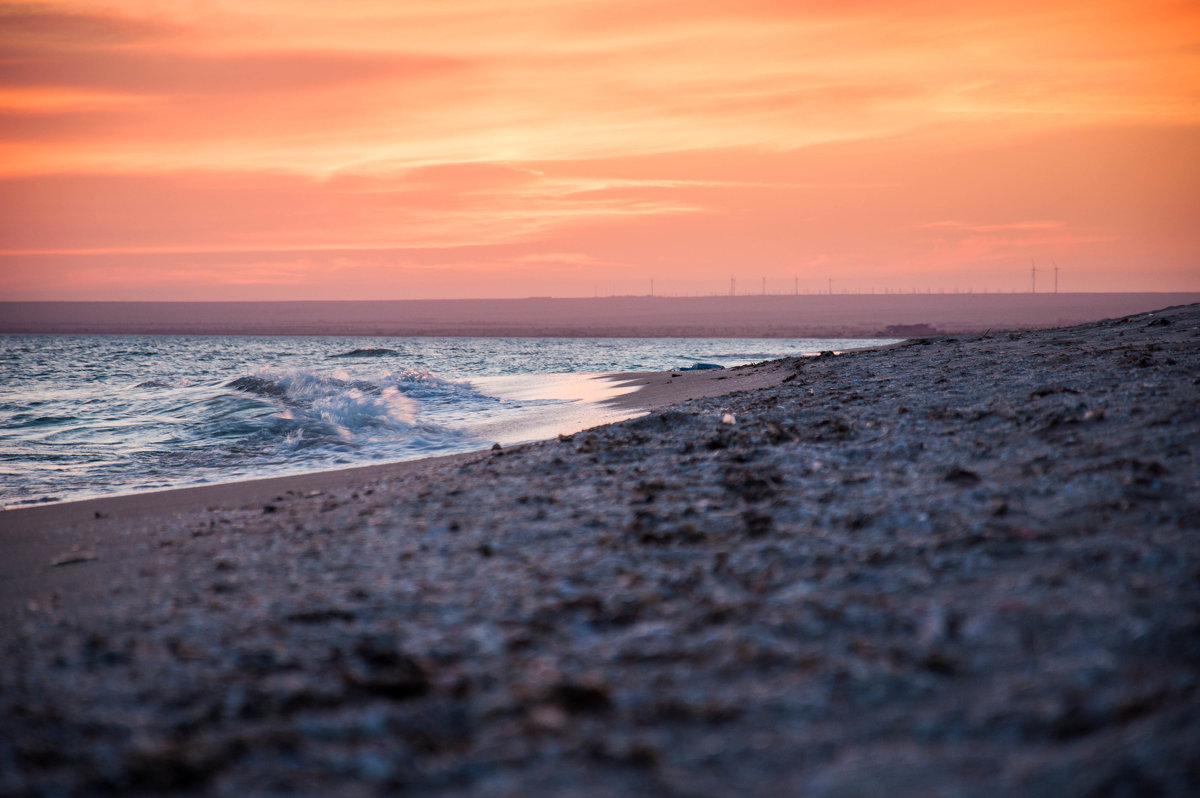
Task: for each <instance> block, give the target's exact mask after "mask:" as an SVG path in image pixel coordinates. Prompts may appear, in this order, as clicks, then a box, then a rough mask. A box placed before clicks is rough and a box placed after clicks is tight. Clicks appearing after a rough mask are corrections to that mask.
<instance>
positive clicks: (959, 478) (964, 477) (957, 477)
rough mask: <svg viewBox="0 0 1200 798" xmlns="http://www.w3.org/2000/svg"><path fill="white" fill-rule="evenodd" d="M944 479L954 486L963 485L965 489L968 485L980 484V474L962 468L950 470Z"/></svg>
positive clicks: (954, 467) (956, 467)
mask: <svg viewBox="0 0 1200 798" xmlns="http://www.w3.org/2000/svg"><path fill="white" fill-rule="evenodd" d="M942 479H943V480H945V481H946V482H949V483H951V484H952V485H962V486H963V487H966V486H968V485H978V484H979V482H980V479H979V475H978V474H976V473H975V472H974V471H971V470H970V469H967V468H963V467H961V466H953V467H951V468H950V470H949V471H947V472H946V474H945V476H943V477H942Z"/></svg>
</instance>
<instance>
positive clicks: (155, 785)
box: [0, 305, 1200, 796]
mask: <svg viewBox="0 0 1200 798" xmlns="http://www.w3.org/2000/svg"><path fill="white" fill-rule="evenodd" d="M614 379H619V380H621V381H623V382H625V383H626V384H632V385H636V387H638V388H639V390H637V391H634V392H631V393H627V394H623V395H621V396H619V397H616V398H615V399H613V400H612V401H613V402H615V403H618V404H620V405H621V406H623V407H627V408H630V409H634V408H637V409H644V410H648V411H650V412H649V414H648V415H645V416H644V417H641V418H638V419H634V420H631V421H625V422H621V423H617V424H611V425H608V426H604V427H599V428H596V429H592V430H588V431H584V432H580V433H576V434H574V435H570V436H563V437H560V438H557V439H552V440H548V441H544V442H541V443H535V444H528V445H523V446H518V447H509V448H502V449H497V450H492V451H485V452H476V453H470V454H463V455H455V456H451V457H444V458H436V459H430V460H422V461H414V462H407V463H397V464H391V465H384V466H374V467H370V468H360V469H348V470H344V471H333V472H323V473H318V474H308V475H304V476H299V477H287V478H279V479H271V480H260V481H255V482H244V483H234V484H228V485H213V486H205V487H199V488H189V489H184V490H175V491H164V492H159V493H148V494H140V495H133V496H122V497H114V498H108V499H98V500H91V501H83V502H72V503H66V504H58V505H49V506H44V507H32V508H26V509H19V510H10V511H5V512H0V547H2V548H0V551H3V558H2V560H0V627H2V628H3V632H2V633H0V793H3V794H13V795H43V794H100V793H120V794H128V793H160V794H161V793H172V794H197V795H227V794H235V793H238V794H243V795H265V794H282V793H286V794H312V795H327V794H338V795H358V794H361V795H375V794H391V793H403V794H411V795H429V796H435V795H477V796H485V795H486V796H523V795H580V796H592V795H595V796H601V795H679V796H683V795H688V796H724V795H728V794H730V793H732V792H738V793H740V794H743V795H749V796H775V795H820V796H850V795H864V794H878V793H881V792H883V791H885V790H886V791H888V792H890V793H893V794H895V795H914V796H916V795H1014V794H1021V795H1055V796H1059V795H1190V794H1195V793H1196V791H1197V790H1198V789H1200V445H1198V444H1200V306H1196V305H1191V306H1186V307H1175V308H1170V309H1166V310H1161V311H1157V312H1152V313H1139V314H1137V315H1134V316H1127V317H1122V318H1116V319H1111V320H1106V321H1101V322H1095V323H1088V324H1084V325H1080V326H1075V327H1062V328H1057V329H1048V330H1038V331H1029V332H1006V333H1000V334H996V333H987V334H977V333H973V334H963V335H956V336H936V337H932V338H924V339H914V340H909V341H907V342H905V343H904V344H901V345H898V346H894V347H886V348H879V349H870V350H862V351H856V352H852V353H846V354H841V355H832V354H829V355H823V356H821V357H817V358H801V359H787V360H779V361H772V362H769V363H763V364H757V365H753V366H746V367H742V368H739V369H734V370H729V371H723V372H717V371H713V372H691V373H683V372H674V373H672V372H665V373H661V374H652V375H648V374H639V375H621V376H620V377H616V378H614Z"/></svg>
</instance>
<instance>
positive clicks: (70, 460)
mask: <svg viewBox="0 0 1200 798" xmlns="http://www.w3.org/2000/svg"><path fill="white" fill-rule="evenodd" d="M881 343H888V342H886V341H880V340H878V339H873V340H831V339H790V340H789V339H744V338H737V339H704V338H701V339H697V338H686V339H684V338H361V337H354V338H343V337H268V336H254V337H245V336H136V335H130V336H118V335H0V507H2V508H4V509H9V508H14V507H20V506H26V505H31V504H44V503H50V502H61V501H70V500H76V499H83V498H91V497H96V496H109V495H116V494H126V493H136V492H141V491H151V490H162V489H166V488H175V487H182V486H188V485H201V484H207V483H219V482H234V481H238V480H244V479H252V478H257V477H267V476H281V475H285V474H297V473H303V472H308V471H323V470H328V469H336V468H349V467H354V466H361V465H369V464H374V463H384V462H392V461H399V460H411V459H417V458H422V457H429V456H432V455H441V454H450V453H455V452H466V451H472V450H478V449H486V448H489V447H491V446H492V445H493V444H495V443H500V444H501V445H504V446H508V445H512V444H515V443H521V442H525V441H530V440H540V439H544V438H549V437H553V436H554V435H556V434H571V433H574V432H577V431H579V430H582V429H587V428H589V427H593V426H596V425H599V424H605V423H609V422H613V421H619V420H621V419H624V418H629V417H631V416H634V415H638V413H636V412H634V411H630V410H628V409H620V408H614V407H612V406H611V405H609V404H606V403H605V400H606V399H609V398H612V397H613V396H616V395H618V394H619V393H620V392H622V391H623V390H629V389H628V388H624V387H622V386H620V385H619V384H618V383H616V382H614V381H611V380H607V379H603V378H601V377H600V375H604V374H612V373H622V372H638V371H647V372H650V371H665V370H667V369H682V368H688V367H693V366H696V365H697V364H702V363H704V364H714V365H719V366H723V367H726V368H728V367H731V366H737V365H742V364H746V363H753V362H757V361H762V360H768V359H772V358H778V357H784V356H788V355H813V354H816V353H819V352H821V351H824V350H837V351H843V350H848V349H854V348H858V347H863V346H876V345H879V344H881Z"/></svg>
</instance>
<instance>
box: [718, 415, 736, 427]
mask: <svg viewBox="0 0 1200 798" xmlns="http://www.w3.org/2000/svg"><path fill="white" fill-rule="evenodd" d="M721 423H722V424H729V425H733V424H736V423H737V416H735V415H734V414H733V413H725V414H724V415H722V416H721Z"/></svg>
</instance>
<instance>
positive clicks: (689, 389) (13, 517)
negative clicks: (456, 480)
mask: <svg viewBox="0 0 1200 798" xmlns="http://www.w3.org/2000/svg"><path fill="white" fill-rule="evenodd" d="M787 360H789V359H787V358H785V359H780V360H775V361H767V362H766V363H760V364H749V365H746V366H739V367H736V368H731V369H724V370H711V371H707V370H706V371H684V372H671V371H664V372H624V373H614V374H605V375H598V376H595V377H592V378H591V379H597V380H604V381H606V382H609V383H612V384H613V385H614V386H616V387H618V388H626V389H629V390H627V391H626V392H625V393H621V394H618V395H616V396H613V397H610V398H608V399H604V400H601V402H600V404H602V405H605V406H608V407H612V408H620V409H621V410H622V411H625V412H627V413H629V414H630V415H629V416H628V417H627V418H626V419H624V420H631V419H633V418H636V417H637V416H638V415H640V414H644V413H650V412H655V411H658V410H663V409H665V408H668V407H671V406H673V405H675V404H678V403H679V402H682V401H686V400H689V399H695V398H701V397H705V396H712V395H715V394H720V393H724V392H727V391H729V390H754V389H757V388H761V387H765V386H769V385H771V384H776V383H778V382H779V381H780V380H782V378H783V377H784V376H786V365H785V364H786V361H787ZM608 423H617V424H619V423H621V421H615V422H608ZM601 426H607V424H604V425H601ZM586 431H587V430H581V432H586ZM572 434H578V433H572ZM551 440H553V438H547V439H545V440H542V441H530V442H527V443H521V444H518V445H515V446H510V447H503V450H504V451H506V452H511V451H514V450H517V449H520V448H522V447H524V446H529V445H531V444H535V443H546V442H549V441H551ZM491 456H492V450H491V449H490V447H481V448H480V449H476V450H472V451H469V452H461V453H456V454H445V455H433V456H429V457H421V458H416V459H412V460H398V461H393V462H388V463H377V464H370V465H359V466H348V467H344V468H332V469H323V470H319V471H307V472H301V473H297V474H287V475H281V476H271V477H260V478H252V479H240V480H234V481H230V482H218V483H212V484H204V485H185V486H180V487H172V488H161V489H157V490H147V491H136V492H131V493H121V494H116V495H111V496H91V497H84V498H79V499H68V500H66V501H57V502H49V503H43V504H33V505H26V506H16V507H9V508H7V509H0V546H2V547H3V549H4V552H5V558H4V561H3V562H2V563H0V620H2V619H4V618H6V617H12V616H14V615H15V614H19V612H20V611H21V610H22V609H23V608H24V606H25V604H26V603H27V602H28V601H31V600H34V599H35V597H36V595H37V594H38V593H39V592H41V593H45V592H46V589H47V588H49V589H50V590H54V589H58V588H60V587H68V586H70V585H71V584H72V580H73V579H74V577H75V576H76V574H75V573H73V572H71V571H70V569H64V568H62V567H60V566H50V567H49V568H48V569H47V564H48V563H53V562H56V561H59V560H63V559H69V558H71V557H72V556H74V555H72V552H77V553H81V555H79V556H87V557H94V558H95V559H94V560H87V561H86V562H90V563H93V566H92V567H91V568H90V569H89V570H90V571H92V572H98V573H92V574H89V577H90V578H89V582H90V583H92V584H93V585H94V587H95V588H96V589H97V590H99V589H101V588H102V587H103V585H104V580H105V578H106V576H105V572H106V571H107V570H108V568H107V567H106V566H105V565H102V564H101V563H104V562H105V561H106V560H109V561H114V562H121V561H123V560H124V559H126V558H127V557H128V556H130V555H129V553H128V551H127V549H128V548H129V546H130V545H131V544H134V545H135V546H136V545H138V544H139V541H137V540H132V541H131V540H129V539H128V536H125V537H115V538H108V537H105V535H107V534H108V533H110V532H112V531H113V530H115V529H120V528H121V526H122V525H140V524H144V523H145V522H146V521H147V520H153V519H155V518H159V517H171V516H181V515H201V514H205V513H211V512H217V511H233V510H239V509H241V510H245V509H246V508H251V507H253V508H256V509H257V508H259V507H261V506H264V505H270V504H271V503H272V502H277V501H285V500H287V499H291V498H296V497H304V496H309V497H313V496H316V495H322V494H324V493H326V492H336V491H349V492H354V491H358V490H370V489H371V486H374V485H378V484H381V483H388V482H396V481H405V480H410V479H419V478H421V477H422V475H423V474H426V473H430V472H435V471H443V470H450V469H453V468H457V467H461V466H463V465H466V464H470V463H476V462H479V461H481V460H483V459H485V458H488V457H491ZM110 549H111V551H110Z"/></svg>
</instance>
